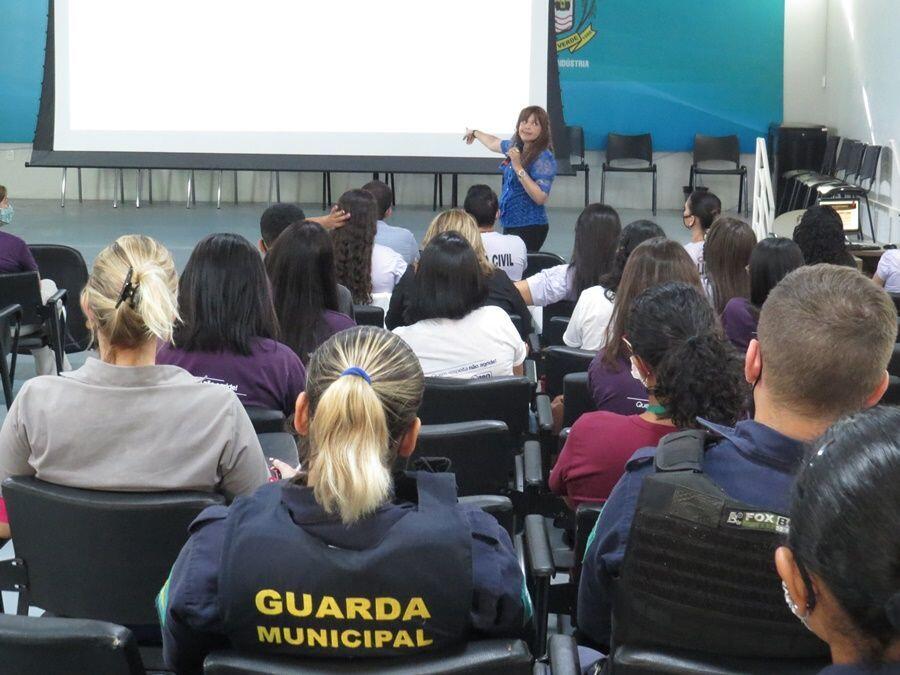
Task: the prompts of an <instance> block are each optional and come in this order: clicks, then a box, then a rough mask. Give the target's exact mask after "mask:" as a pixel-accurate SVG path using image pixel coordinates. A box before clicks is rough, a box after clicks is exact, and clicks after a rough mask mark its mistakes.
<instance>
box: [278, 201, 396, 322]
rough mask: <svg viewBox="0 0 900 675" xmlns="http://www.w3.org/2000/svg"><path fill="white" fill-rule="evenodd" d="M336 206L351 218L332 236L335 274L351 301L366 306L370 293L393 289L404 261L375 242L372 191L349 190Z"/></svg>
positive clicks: (376, 218) (374, 210) (376, 211)
mask: <svg viewBox="0 0 900 675" xmlns="http://www.w3.org/2000/svg"><path fill="white" fill-rule="evenodd" d="M337 206H338V209H339V210H340V211H344V212H345V213H349V214H350V218H349V219H348V220H347V221H346V222H345V223H344V225H343V226H342V227H340V228H338V229H336V230H334V231H333V232H332V234H331V238H332V240H333V241H334V271H335V274H336V276H337V280H338V282H339V283H341V284H343V285H344V286H346V287H347V288H348V289H350V294H351V295H352V296H353V302H354V303H356V304H357V305H368V304H371V303H372V302H373V298H372V294H373V293H391V292H392V291H393V290H394V286H396V285H397V282H398V281H400V277H402V276H403V273H404V272H405V271H406V261H404V260H403V256H401V255H400V254H399V253H397V252H396V251H395V250H393V249H391V248H388V247H387V246H382V245H381V244H376V243H375V232H376V230H377V228H378V203H377V202H376V201H375V197H373V196H372V193H371V192H366V191H365V190H349V191H348V192H345V193H344V194H342V195H341V198H340V199H338V203H337ZM276 241H277V240H276Z"/></svg>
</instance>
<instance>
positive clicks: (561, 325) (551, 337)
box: [541, 300, 575, 347]
mask: <svg viewBox="0 0 900 675" xmlns="http://www.w3.org/2000/svg"><path fill="white" fill-rule="evenodd" d="M574 310H575V303H574V302H571V301H570V300H560V301H559V302H554V303H553V304H552V305H547V306H546V307H544V309H543V319H542V321H541V346H543V347H551V346H553V345H557V346H560V345H565V342H564V341H563V335H564V334H565V332H566V328H567V327H568V326H569V319H571V318H572V312H573V311H574Z"/></svg>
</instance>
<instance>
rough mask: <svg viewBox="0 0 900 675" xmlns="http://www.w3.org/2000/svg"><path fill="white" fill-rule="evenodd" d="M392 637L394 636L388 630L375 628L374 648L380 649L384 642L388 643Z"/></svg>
mask: <svg viewBox="0 0 900 675" xmlns="http://www.w3.org/2000/svg"><path fill="white" fill-rule="evenodd" d="M392 637H394V635H393V633H391V631H389V630H376V631H375V649H381V648H382V647H384V645H385V644H386V643H389V642H390V641H391V638H392Z"/></svg>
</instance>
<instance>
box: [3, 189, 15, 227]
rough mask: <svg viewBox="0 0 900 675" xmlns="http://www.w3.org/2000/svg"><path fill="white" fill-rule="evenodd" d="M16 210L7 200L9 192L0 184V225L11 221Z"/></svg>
mask: <svg viewBox="0 0 900 675" xmlns="http://www.w3.org/2000/svg"><path fill="white" fill-rule="evenodd" d="M15 213H16V210H15V209H14V208H13V205H12V204H10V202H9V192H8V191H7V189H6V186H5V185H0V227H3V226H4V225H9V224H10V223H11V222H12V219H13V216H14V215H15Z"/></svg>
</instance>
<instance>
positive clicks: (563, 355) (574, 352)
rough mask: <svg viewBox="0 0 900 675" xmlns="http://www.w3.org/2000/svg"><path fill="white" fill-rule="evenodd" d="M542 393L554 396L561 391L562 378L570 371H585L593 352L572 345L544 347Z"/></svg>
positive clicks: (593, 354) (592, 357)
mask: <svg viewBox="0 0 900 675" xmlns="http://www.w3.org/2000/svg"><path fill="white" fill-rule="evenodd" d="M543 353H544V393H546V394H547V395H548V396H550V398H555V397H556V396H559V395H560V394H562V393H563V378H565V376H566V375H569V374H570V373H586V372H587V369H588V366H590V365H591V361H593V359H594V356H596V354H595V353H594V352H589V351H585V350H583V349H575V348H574V347H556V346H554V347H547V348H546V349H544V352H543Z"/></svg>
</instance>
